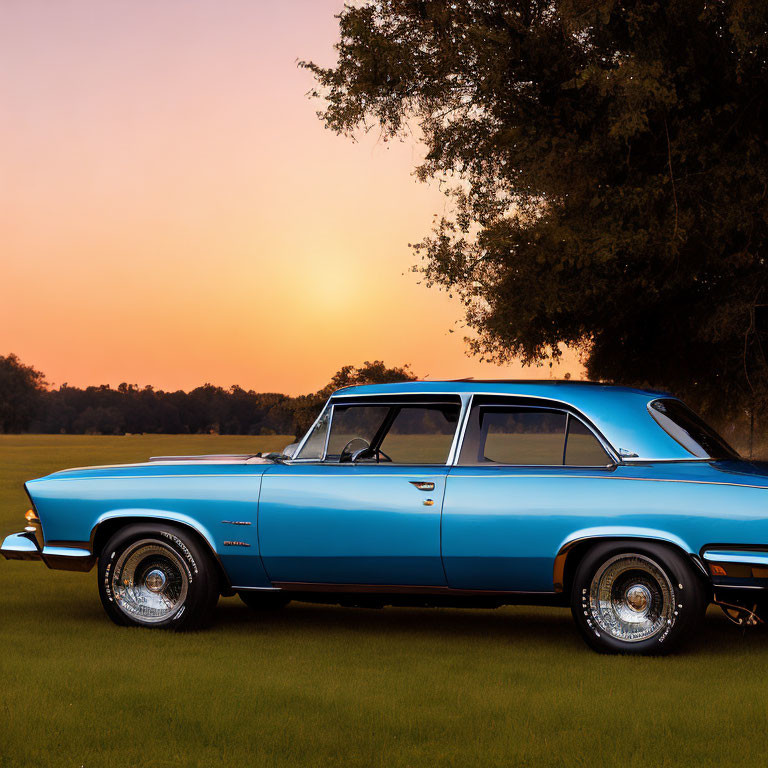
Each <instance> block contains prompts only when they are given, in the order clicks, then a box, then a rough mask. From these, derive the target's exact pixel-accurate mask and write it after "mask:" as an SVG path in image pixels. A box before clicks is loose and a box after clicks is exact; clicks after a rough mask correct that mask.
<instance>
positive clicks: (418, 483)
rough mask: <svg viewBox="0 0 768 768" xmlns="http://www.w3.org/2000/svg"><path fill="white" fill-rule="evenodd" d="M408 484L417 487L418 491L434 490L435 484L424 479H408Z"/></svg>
mask: <svg viewBox="0 0 768 768" xmlns="http://www.w3.org/2000/svg"><path fill="white" fill-rule="evenodd" d="M408 482H410V484H411V485H412V486H413V487H414V488H418V489H419V490H420V491H434V490H435V484H434V483H430V482H425V481H424V480H409V481H408Z"/></svg>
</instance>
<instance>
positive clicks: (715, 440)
mask: <svg viewBox="0 0 768 768" xmlns="http://www.w3.org/2000/svg"><path fill="white" fill-rule="evenodd" d="M648 410H649V411H650V413H651V416H653V418H654V419H655V420H656V422H657V423H658V425H659V426H660V427H661V428H662V429H663V430H664V431H665V432H666V433H667V434H668V435H669V436H670V437H672V438H674V439H675V440H677V442H678V443H680V445H682V446H683V448H685V450H686V451H688V452H689V453H691V454H693V455H694V456H695V457H696V458H698V459H738V458H739V454H738V453H736V451H734V450H733V448H731V446H730V445H728V443H726V442H725V440H723V438H722V437H720V435H718V434H717V432H715V430H714V429H712V427H710V426H709V425H708V424H706V423H705V422H704V420H703V419H702V418H701V417H699V416H698V415H697V414H695V413H694V412H693V411H692V410H691V409H690V408H689V407H688V406H687V405H685V404H684V403H683V402H681V401H680V400H674V399H672V398H662V399H660V400H654V401H653V402H652V403H650V404H649V406H648Z"/></svg>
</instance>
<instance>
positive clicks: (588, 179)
mask: <svg viewBox="0 0 768 768" xmlns="http://www.w3.org/2000/svg"><path fill="white" fill-rule="evenodd" d="M338 18H339V25H340V42H339V43H338V45H337V49H338V61H337V63H336V65H335V66H333V67H330V68H323V67H320V66H318V65H316V64H313V63H311V62H310V63H306V62H303V63H302V65H303V66H305V67H308V68H309V69H310V70H312V72H313V73H314V74H315V76H316V79H317V81H318V87H317V88H316V89H315V91H314V95H315V96H318V97H321V98H323V99H324V100H325V102H324V107H323V109H322V111H321V112H320V115H321V117H322V119H323V120H324V122H325V124H326V125H327V127H329V128H330V129H332V130H334V131H337V132H339V133H342V134H347V135H351V136H354V135H355V134H356V132H357V131H359V130H361V129H363V130H368V129H371V128H374V129H376V130H378V131H380V132H381V133H382V134H383V135H384V137H385V138H387V139H390V138H394V137H406V136H411V135H413V133H414V130H413V129H414V128H416V129H417V130H416V134H417V135H419V136H420V137H421V139H422V140H423V142H424V144H425V148H426V155H425V159H424V162H423V163H422V164H421V165H420V166H419V167H418V169H417V174H418V176H419V177H420V178H422V179H430V178H434V179H439V180H441V181H442V180H445V179H448V180H450V179H453V180H454V183H453V184H450V183H449V185H448V186H449V191H448V194H449V195H451V196H452V198H453V201H454V205H453V207H452V211H453V212H452V213H451V214H450V215H448V216H445V217H443V218H442V219H441V220H439V221H438V223H437V225H436V227H435V229H434V231H433V232H432V234H431V235H429V236H427V237H426V238H425V239H424V240H423V241H422V242H421V243H420V244H419V245H418V246H417V249H418V251H419V253H420V259H421V261H420V265H419V266H418V267H417V269H419V270H421V271H422V272H423V273H424V274H425V275H426V278H427V281H428V282H429V283H431V284H436V285H438V286H440V287H443V288H446V289H448V290H450V291H452V292H454V293H456V294H458V295H459V296H460V297H461V299H462V300H463V302H464V304H465V307H466V318H467V321H468V325H469V326H470V327H471V328H473V329H474V330H475V331H476V333H477V335H476V337H475V338H474V340H472V341H471V342H470V343H471V347H472V349H473V351H474V352H475V353H477V354H479V355H482V356H485V357H487V358H490V359H493V360H496V361H507V360H509V359H511V358H520V359H522V360H523V361H524V362H526V363H537V362H538V363H540V362H542V361H546V360H548V359H551V358H552V357H557V356H558V355H559V354H560V351H561V348H562V346H563V345H567V346H570V347H573V348H577V349H579V350H580V351H581V353H582V354H583V359H584V362H585V364H586V368H587V372H588V375H589V376H590V377H591V378H595V379H599V380H605V381H622V382H626V383H637V384H652V385H654V386H661V387H666V388H670V389H672V390H674V391H675V392H676V393H678V394H680V395H683V396H686V397H687V398H689V399H690V400H692V401H693V402H694V403H695V404H696V405H697V406H699V407H703V409H704V410H706V411H708V412H710V413H712V414H713V415H714V414H715V413H717V412H718V411H719V412H722V411H724V410H729V409H739V408H745V407H746V408H750V407H751V406H752V404H753V403H754V402H756V401H760V400H762V402H765V400H766V392H768V365H767V364H766V357H765V351H764V349H763V346H762V345H763V344H764V343H766V338H765V331H766V327H765V316H766V314H765V306H766V305H768V295H766V278H767V277H768V266H767V265H766V259H765V254H766V246H768V227H767V224H768V220H767V219H768V196H767V193H768V154H767V153H766V139H767V138H768V121H767V120H766V118H767V117H768V114H767V113H766V106H767V105H766V96H767V94H768V4H766V3H765V2H763V0H720V1H718V2H710V1H705V0H698V1H694V0H663V1H660V2H648V1H647V0H640V1H638V2H633V1H632V0H626V1H625V2H618V1H613V0H589V2H587V1H586V0H549V1H547V0H450V2H444V1H441V0H377V1H376V2H371V1H368V2H363V3H359V4H356V5H355V6H346V7H345V8H344V10H343V11H342V12H341V14H340V15H339V17H338Z"/></svg>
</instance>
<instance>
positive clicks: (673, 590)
mask: <svg viewBox="0 0 768 768" xmlns="http://www.w3.org/2000/svg"><path fill="white" fill-rule="evenodd" d="M706 606H707V598H706V593H705V590H704V587H703V585H702V584H701V580H700V579H699V577H698V575H697V574H696V573H695V572H694V571H693V569H692V568H691V566H690V565H689V564H688V563H687V562H686V560H685V559H684V558H683V557H682V556H681V555H680V554H679V553H678V552H676V551H675V550H674V549H672V548H670V547H666V546H664V545H661V544H654V543H645V542H637V543H632V542H605V543H603V544H598V545H596V546H594V547H593V548H592V549H591V550H589V552H587V554H586V555H585V556H584V558H583V559H582V561H581V562H580V563H579V565H578V568H577V569H576V574H575V576H574V582H573V592H572V595H571V610H572V613H573V617H574V619H575V621H576V624H577V625H578V627H579V629H580V630H581V633H582V635H583V636H584V639H585V640H586V641H587V643H588V644H589V645H590V646H591V647H592V648H593V649H594V650H596V651H598V652H600V653H625V654H641V655H642V654H645V655H658V654H664V653H669V652H670V651H672V650H674V648H675V647H677V646H678V645H679V644H680V643H681V642H684V641H685V640H687V639H689V638H690V637H691V636H692V635H693V634H694V633H695V631H696V629H697V627H698V625H699V623H700V621H701V619H702V618H703V615H704V611H705V609H706Z"/></svg>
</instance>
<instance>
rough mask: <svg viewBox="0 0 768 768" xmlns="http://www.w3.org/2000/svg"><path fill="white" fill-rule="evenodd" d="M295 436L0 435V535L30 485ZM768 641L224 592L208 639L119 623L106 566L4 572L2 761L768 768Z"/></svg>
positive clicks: (561, 615) (6, 568)
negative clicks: (640, 633) (273, 603)
mask: <svg viewBox="0 0 768 768" xmlns="http://www.w3.org/2000/svg"><path fill="white" fill-rule="evenodd" d="M287 442H289V440H288V439H287V438H284V437H252V438H251V437H216V436H193V437H173V436H154V437H153V436H137V437H77V436H62V437H58V436H55V437H51V436H45V437H41V436H23V437H18V436H0V535H4V534H6V533H9V532H12V531H16V530H20V528H21V524H22V516H23V513H24V511H25V510H26V509H27V507H28V504H27V499H26V496H25V495H24V492H23V489H22V481H23V480H25V479H29V478H31V477H35V476H39V475H41V474H44V473H46V472H49V471H50V470H53V469H55V468H62V467H67V466H81V465H85V464H94V463H109V462H115V461H128V460H136V459H143V458H145V457H147V456H149V455H156V454H166V453H179V454H187V453H207V452H231V451H237V452H243V451H250V450H271V449H275V448H279V447H282V446H283V445H285V444H286V443H287ZM766 726H768V632H766V631H765V630H762V629H761V630H757V631H751V632H748V633H746V634H743V633H742V632H740V631H739V630H738V629H736V628H735V627H732V626H731V625H729V624H727V623H726V622H725V620H724V619H722V618H721V617H720V616H719V614H718V613H717V612H716V611H715V610H714V609H710V615H709V617H708V621H707V625H706V628H705V631H704V633H703V634H702V636H701V637H700V638H699V639H698V640H697V641H696V643H695V644H694V646H693V647H692V648H691V649H690V650H689V651H687V652H686V653H684V654H682V655H679V656H676V657H672V658H667V659H630V658H613V657H602V656H598V655H596V654H594V653H592V652H591V651H589V650H587V648H586V646H585V645H584V644H583V643H582V641H581V639H580V638H579V637H578V636H577V634H576V631H575V629H574V627H573V626H572V624H571V620H570V616H569V614H568V612H567V611H565V610H558V609H543V608H529V607H523V608H506V609H501V610H497V611H482V610H477V611H469V610H461V611H460V610H438V609H430V610H426V609H392V608H389V609H384V610H380V611H373V610H370V611H369V610H357V609H344V608H333V607H322V606H312V605H307V604H292V605H291V606H289V607H288V608H287V609H286V610H285V611H283V612H282V613H280V614H277V615H275V616H273V617H269V618H266V619H264V618H262V619H258V618H256V617H255V616H253V615H252V614H251V613H249V611H248V609H246V608H245V606H243V605H242V604H241V603H240V601H239V600H238V599H237V598H228V599H223V600H221V602H220V604H219V609H218V617H217V623H216V624H215V626H214V627H213V628H212V629H211V630H209V631H207V632H204V633H199V634H190V635H173V634H166V633H160V632H150V631H146V630H135V629H122V628H118V627H115V626H114V625H112V624H111V623H110V622H109V621H108V620H107V618H106V616H105V615H104V613H103V612H102V609H101V605H100V603H99V599H98V596H97V593H96V584H95V575H94V573H90V574H69V573H64V572H58V571H48V570H46V568H45V567H44V566H43V565H42V564H37V563H17V562H7V561H5V560H0V766H2V768H6V767H7V768H21V766H35V767H36V768H44V767H45V766H55V768H68V767H69V766H73V767H74V768H79V767H80V766H84V768H92V767H93V768H101V767H102V766H105V767H106V766H109V767H110V768H121V767H122V766H131V768H133V767H134V766H149V767H152V768H154V767H155V766H169V767H170V766H173V767H174V768H177V767H178V766H185V767H186V766H217V767H221V766H301V767H302V768H304V767H309V766H361V767H363V766H364V767H365V768H370V767H373V766H382V767H383V766H397V767H400V766H403V767H405V766H444V765H445V766H462V767H463V766H484V767H485V766H505V767H507V766H614V765H622V766H644V767H645V768H648V767H649V766H650V767H651V768H655V767H657V766H671V765H685V766H688V765H696V766H718V768H724V766H764V765H765V764H766V747H767V746H768V744H767V743H766V742H767V741H768V737H767V736H766Z"/></svg>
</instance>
